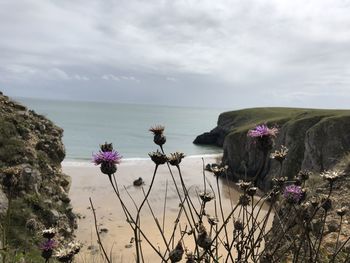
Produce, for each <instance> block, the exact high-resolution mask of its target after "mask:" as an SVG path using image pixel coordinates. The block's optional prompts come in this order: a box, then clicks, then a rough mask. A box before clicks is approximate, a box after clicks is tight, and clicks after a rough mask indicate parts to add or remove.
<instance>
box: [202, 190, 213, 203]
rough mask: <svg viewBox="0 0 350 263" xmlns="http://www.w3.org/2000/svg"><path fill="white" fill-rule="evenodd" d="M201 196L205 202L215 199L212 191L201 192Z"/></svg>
mask: <svg viewBox="0 0 350 263" xmlns="http://www.w3.org/2000/svg"><path fill="white" fill-rule="evenodd" d="M199 197H200V199H201V200H202V201H203V202H204V203H207V202H210V201H211V200H213V199H214V197H215V196H214V194H213V193H211V192H200V193H199Z"/></svg>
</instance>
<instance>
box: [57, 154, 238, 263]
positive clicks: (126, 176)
mask: <svg viewBox="0 0 350 263" xmlns="http://www.w3.org/2000/svg"><path fill="white" fill-rule="evenodd" d="M204 161H205V164H207V163H215V162H216V159H215V158H213V157H211V158H205V159H204ZM62 168H63V172H64V173H65V174H68V175H69V176H71V178H72V185H71V189H70V192H69V193H70V198H71V204H72V206H73V207H74V211H75V212H76V213H78V214H79V215H80V219H79V221H78V225H79V228H78V229H77V230H76V231H75V234H76V237H77V240H80V241H82V242H83V244H84V248H83V249H82V253H81V255H79V256H78V258H77V259H78V261H77V262H90V261H91V258H93V262H102V261H98V259H97V258H94V257H96V255H98V254H99V248H98V245H97V242H96V239H97V237H96V233H95V230H94V221H93V215H92V211H91V209H90V204H89V197H91V198H92V200H93V204H94V207H95V210H96V214H97V219H98V226H99V228H100V230H101V229H102V228H103V229H104V230H103V231H102V233H101V239H102V242H103V244H104V246H105V248H106V250H107V251H108V252H109V251H111V250H113V253H112V254H113V257H114V260H115V261H116V262H123V263H125V262H134V252H135V251H134V246H133V243H132V242H130V241H132V237H133V233H132V231H131V228H130V226H129V225H128V224H127V223H126V222H125V216H124V215H123V214H122V209H121V206H120V204H119V201H118V200H117V198H116V196H115V195H114V193H113V191H112V187H111V186H110V184H109V180H108V177H107V175H104V174H102V173H101V172H100V170H99V167H97V166H95V165H93V164H91V166H67V165H63V167H62ZM181 169H182V174H183V178H184V181H185V183H186V186H187V188H188V189H189V191H190V192H191V193H190V194H191V195H192V196H193V197H195V198H193V200H194V202H197V197H196V194H197V193H198V192H199V191H201V190H203V163H202V158H185V159H183V161H182V163H181ZM153 171H154V163H153V162H152V161H151V160H150V159H148V160H141V161H140V160H138V161H126V160H125V161H124V162H122V163H121V164H120V165H118V171H117V173H116V179H117V181H118V185H119V189H120V193H121V196H122V197H123V200H124V202H125V203H126V205H127V207H129V208H130V210H131V212H132V213H133V214H135V213H136V210H135V208H134V204H133V202H132V201H131V199H130V197H129V196H128V195H129V194H130V195H131V196H132V197H133V198H134V201H135V202H136V203H137V204H138V205H139V204H140V202H141V200H142V198H143V195H142V188H141V187H135V186H133V181H134V180H135V179H137V178H139V177H142V178H143V180H144V181H145V184H144V185H143V188H144V190H145V191H147V190H148V186H149V183H150V181H151V177H152V174H153ZM172 171H173V173H174V176H175V177H176V178H177V179H176V181H178V180H179V179H178V175H177V173H176V171H175V169H172ZM206 180H207V182H208V185H207V189H210V188H209V184H211V185H212V187H213V189H215V192H217V190H216V179H215V177H214V176H213V175H212V174H211V173H209V172H206ZM178 183H179V182H178ZM166 185H168V187H167V186H166ZM179 185H180V184H179ZM219 187H220V192H221V198H222V200H223V207H224V210H225V212H226V214H228V212H229V211H230V210H231V208H232V206H231V205H234V204H235V203H236V202H237V201H238V198H239V195H240V191H239V190H238V188H237V186H236V185H235V183H233V182H231V181H226V180H219ZM166 188H167V191H168V193H167V199H166V215H165V217H163V208H164V199H165V189H166ZM149 202H150V204H151V206H152V209H153V213H154V214H155V216H156V217H157V219H158V220H159V222H161V224H163V220H164V226H165V229H166V230H165V232H166V235H167V236H169V235H170V233H169V231H170V230H171V229H172V228H173V222H174V221H175V219H176V217H177V212H178V208H179V199H178V196H177V194H176V191H175V188H174V185H173V181H172V179H171V177H170V174H169V171H168V168H167V167H166V165H162V166H160V167H159V169H158V172H157V175H156V178H155V183H154V186H153V188H152V191H151V194H150V196H149ZM198 204H199V203H198ZM207 213H208V214H210V215H213V214H214V209H213V207H211V208H210V207H208V211H207ZM141 215H142V217H141V219H142V225H143V226H147V227H146V228H145V229H146V230H145V231H146V233H147V235H148V236H150V237H151V241H152V243H153V244H155V245H157V246H159V247H162V245H163V242H162V238H161V236H160V235H159V232H158V230H157V229H156V227H154V226H155V222H154V219H153V217H152V216H151V213H150V210H149V208H148V207H147V206H146V205H145V206H144V208H143V210H142V213H141ZM164 218H165V219H164ZM182 227H185V222H184V223H183V224H182ZM191 241H193V240H190V241H188V243H189V244H191V243H190V242H191ZM142 245H143V249H144V256H145V258H146V259H147V260H148V261H149V262H158V261H159V258H158V256H157V255H156V254H155V252H154V251H153V250H152V249H151V248H150V246H149V245H148V244H147V243H146V242H145V241H144V242H143V243H142ZM89 246H90V249H88V248H89ZM163 250H164V249H163ZM89 260H90V261H89Z"/></svg>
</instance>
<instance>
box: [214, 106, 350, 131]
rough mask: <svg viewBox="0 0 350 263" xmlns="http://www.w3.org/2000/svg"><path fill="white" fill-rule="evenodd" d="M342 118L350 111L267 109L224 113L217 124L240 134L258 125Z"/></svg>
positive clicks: (349, 113) (349, 114) (348, 114)
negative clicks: (222, 123) (228, 124)
mask: <svg viewBox="0 0 350 263" xmlns="http://www.w3.org/2000/svg"><path fill="white" fill-rule="evenodd" d="M343 116H350V110H324V109H301V108H283V107H268V108H250V109H243V110H236V111H228V112H224V113H222V114H220V119H219V122H220V120H223V121H224V120H225V122H229V123H230V128H231V129H230V130H231V132H242V131H247V130H248V129H250V128H251V127H253V126H255V125H257V124H260V123H267V124H277V125H278V124H281V123H284V122H286V121H288V122H291V124H292V123H293V122H294V121H296V120H303V119H304V120H306V119H313V118H319V119H321V118H324V117H337V118H340V117H343ZM228 120H229V121H228Z"/></svg>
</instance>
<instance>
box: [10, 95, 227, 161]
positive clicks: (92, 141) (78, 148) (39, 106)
mask: <svg viewBox="0 0 350 263" xmlns="http://www.w3.org/2000/svg"><path fill="white" fill-rule="evenodd" d="M16 100H18V101H20V102H22V103H24V104H25V105H27V106H28V107H29V108H31V109H34V110H35V111H36V112H37V113H40V114H42V115H44V116H46V117H48V118H49V119H51V120H52V121H54V122H55V123H56V124H57V125H58V126H60V127H62V128H63V129H64V137H63V141H64V144H65V146H66V161H82V160H90V159H91V154H92V153H93V152H96V151H98V145H99V144H101V143H104V142H105V141H108V142H113V145H114V147H115V148H116V149H117V150H118V151H119V152H120V153H121V154H122V155H123V157H125V158H147V157H148V153H149V152H150V151H153V150H155V149H156V145H154V144H153V136H152V134H151V133H150V132H149V131H148V129H149V128H150V127H151V126H152V125H155V124H162V125H164V126H165V127H166V129H165V134H166V137H167V143H166V145H165V150H166V151H167V152H169V151H171V152H172V151H182V152H184V153H185V154H186V155H187V156H190V155H205V154H214V153H220V152H221V149H219V148H216V147H206V146H196V145H194V144H193V143H192V142H193V140H194V139H195V137H196V136H197V135H198V134H201V133H203V132H206V131H209V130H210V129H212V128H213V127H215V125H216V122H217V118H218V116H219V114H220V113H221V112H223V111H224V110H221V109H205V108H180V107H165V106H150V105H135V104H117V103H115V104H113V103H100V102H72V101H51V100H41V99H28V98H17V99H16Z"/></svg>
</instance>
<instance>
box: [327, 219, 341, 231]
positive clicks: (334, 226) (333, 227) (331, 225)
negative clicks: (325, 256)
mask: <svg viewBox="0 0 350 263" xmlns="http://www.w3.org/2000/svg"><path fill="white" fill-rule="evenodd" d="M339 227H340V226H339V223H338V221H336V220H332V221H330V222H328V223H327V229H328V232H329V233H332V232H338V231H339Z"/></svg>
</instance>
